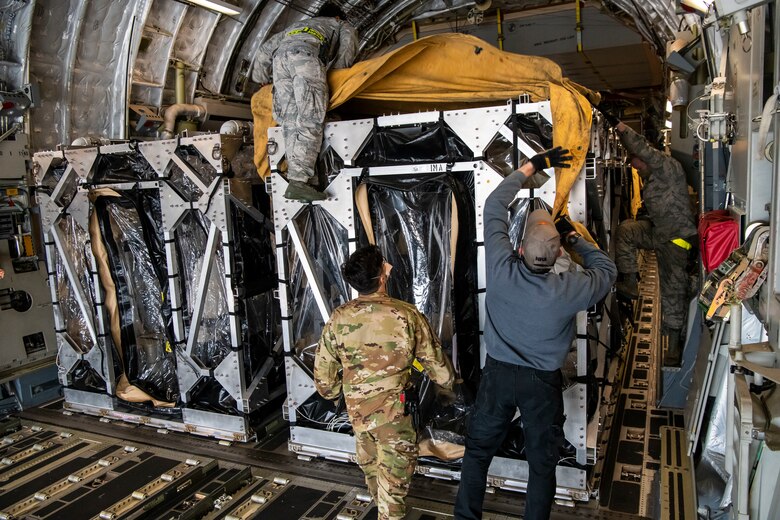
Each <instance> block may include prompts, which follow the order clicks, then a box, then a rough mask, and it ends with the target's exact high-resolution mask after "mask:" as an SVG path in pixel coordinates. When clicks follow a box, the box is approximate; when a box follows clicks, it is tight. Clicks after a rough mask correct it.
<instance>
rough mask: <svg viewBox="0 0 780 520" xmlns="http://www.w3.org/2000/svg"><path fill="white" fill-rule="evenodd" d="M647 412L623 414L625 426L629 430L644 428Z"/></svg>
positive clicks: (629, 411) (639, 411)
mask: <svg viewBox="0 0 780 520" xmlns="http://www.w3.org/2000/svg"><path fill="white" fill-rule="evenodd" d="M646 417H647V412H645V411H644V410H626V411H625V412H623V426H627V427H628V428H644V427H645V419H646Z"/></svg>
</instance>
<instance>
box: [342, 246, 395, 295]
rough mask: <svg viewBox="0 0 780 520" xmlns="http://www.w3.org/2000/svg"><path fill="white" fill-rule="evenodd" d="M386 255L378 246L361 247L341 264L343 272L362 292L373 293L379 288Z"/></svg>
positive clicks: (345, 277) (348, 281) (357, 289)
mask: <svg viewBox="0 0 780 520" xmlns="http://www.w3.org/2000/svg"><path fill="white" fill-rule="evenodd" d="M384 263H385V257H384V256H383V255H382V251H380V250H379V248H378V247H377V246H366V247H361V248H360V249H358V250H357V251H355V252H354V253H352V254H351V255H349V258H348V259H347V261H346V262H344V263H343V264H342V265H341V274H343V275H344V279H345V280H346V281H347V283H348V284H349V285H351V286H352V287H354V288H355V290H356V291H357V292H359V293H360V294H371V293H373V292H376V290H377V289H379V276H380V275H381V274H382V265H383V264H384Z"/></svg>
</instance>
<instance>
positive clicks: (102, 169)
mask: <svg viewBox="0 0 780 520" xmlns="http://www.w3.org/2000/svg"><path fill="white" fill-rule="evenodd" d="M155 179H157V172H156V171H154V168H152V167H151V165H150V164H149V163H148V162H147V161H146V158H145V157H144V156H143V155H141V154H140V153H125V154H100V155H98V156H97V160H96V161H95V166H94V168H93V173H92V175H91V176H90V177H89V179H88V180H89V182H92V183H112V182H117V183H118V182H138V181H153V180H155Z"/></svg>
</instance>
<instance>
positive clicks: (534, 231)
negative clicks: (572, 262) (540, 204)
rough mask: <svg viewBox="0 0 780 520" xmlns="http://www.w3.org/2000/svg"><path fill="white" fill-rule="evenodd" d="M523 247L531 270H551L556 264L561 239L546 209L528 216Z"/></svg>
mask: <svg viewBox="0 0 780 520" xmlns="http://www.w3.org/2000/svg"><path fill="white" fill-rule="evenodd" d="M521 246H522V248H523V258H525V263H526V265H527V266H528V267H530V268H531V269H540V270H541V269H550V268H551V267H552V266H553V265H554V264H555V259H556V258H558V255H559V253H560V248H561V237H560V235H559V234H558V230H557V229H555V223H554V222H553V219H552V216H551V215H550V213H548V212H547V210H546V209H537V210H535V211H532V212H531V214H530V215H528V220H527V221H526V223H525V233H523V241H522V242H521Z"/></svg>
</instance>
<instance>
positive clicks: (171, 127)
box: [160, 60, 206, 139]
mask: <svg viewBox="0 0 780 520" xmlns="http://www.w3.org/2000/svg"><path fill="white" fill-rule="evenodd" d="M174 67H175V69H176V84H175V92H176V104H175V105H171V106H169V107H168V108H167V109H165V116H164V117H163V125H162V129H161V130H160V137H162V138H163V139H172V138H173V136H174V135H176V119H177V118H178V117H179V116H194V117H203V116H205V115H206V108H205V107H203V106H201V105H192V104H187V103H185V102H184V100H185V96H184V88H185V86H184V72H185V69H186V67H185V65H184V62H183V61H179V60H177V61H176V62H175V63H174Z"/></svg>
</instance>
